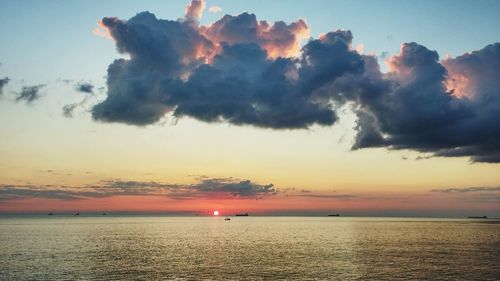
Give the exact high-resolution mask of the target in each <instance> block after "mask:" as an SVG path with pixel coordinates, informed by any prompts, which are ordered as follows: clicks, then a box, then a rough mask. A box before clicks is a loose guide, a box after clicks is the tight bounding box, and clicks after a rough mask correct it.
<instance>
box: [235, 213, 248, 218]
mask: <svg viewBox="0 0 500 281" xmlns="http://www.w3.org/2000/svg"><path fill="white" fill-rule="evenodd" d="M235 216H237V217H248V213H244V214H236V215H235Z"/></svg>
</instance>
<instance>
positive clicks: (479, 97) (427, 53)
mask: <svg viewBox="0 0 500 281" xmlns="http://www.w3.org/2000/svg"><path fill="white" fill-rule="evenodd" d="M389 65H390V67H391V72H389V73H388V74H387V75H386V77H384V79H386V80H389V81H390V82H391V85H390V87H389V91H388V92H387V93H384V94H383V95H380V96H378V97H375V98H374V97H373V96H371V95H370V96H368V95H365V96H359V100H360V104H361V109H360V110H359V112H358V116H359V117H360V118H359V120H358V125H359V128H358V137H357V139H356V144H357V146H355V147H356V148H365V147H378V146H384V147H390V148H393V149H413V150H417V151H421V152H432V153H433V154H434V155H435V156H446V157H457V156H470V157H471V159H472V161H477V162H500V123H499V122H500V92H499V89H500V80H498V79H497V78H495V77H498V75H499V74H500V43H496V44H493V45H489V46H487V47H485V48H483V49H482V50H479V51H475V52H472V53H469V54H465V55H463V56H460V57H457V58H455V59H446V60H445V61H443V62H440V61H439V57H438V54H437V53H436V52H435V51H431V50H429V49H427V48H425V47H424V46H421V45H418V44H416V43H408V44H404V45H403V47H402V49H401V53H400V54H399V55H398V56H395V57H392V58H391V59H390V60H389ZM473 74H474V75H473Z"/></svg>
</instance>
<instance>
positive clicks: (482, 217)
mask: <svg viewBox="0 0 500 281" xmlns="http://www.w3.org/2000/svg"><path fill="white" fill-rule="evenodd" d="M487 218H488V217H487V216H471V217H469V219H487Z"/></svg>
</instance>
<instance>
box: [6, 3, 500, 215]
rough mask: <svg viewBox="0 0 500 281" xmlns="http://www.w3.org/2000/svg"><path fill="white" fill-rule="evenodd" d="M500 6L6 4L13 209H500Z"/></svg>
mask: <svg viewBox="0 0 500 281" xmlns="http://www.w3.org/2000/svg"><path fill="white" fill-rule="evenodd" d="M144 11H148V12H147V13H143V12H144ZM499 14H500V2H499V1H493V0H490V1H488V0H484V1H460V2H457V1H451V0H450V1H447V0H440V1H368V0H366V1H256V0H252V1H244V2H243V1H231V0H226V1H210V0H207V1H206V2H204V1H202V0H198V1H197V0H195V1H193V2H192V3H189V2H185V1H164V0H163V1H34V0H33V1H28V0H26V1H7V0H0V36H1V38H2V43H1V44H0V63H1V64H0V137H1V138H0V212H1V213H17V212H77V211H78V212H90V211H92V212H101V211H107V212H112V211H126V212H172V213H177V212H183V213H184V212H187V213H190V214H210V213H211V212H212V211H213V210H220V211H221V214H233V213H236V212H249V213H259V214H308V213H311V214H323V213H341V214H351V215H371V214H374V215H425V216H468V215H488V216H500V90H499V89H500V78H499V77H500V43H498V42H499V40H500V29H499V28H498V27H499V26H500V17H498V15H499Z"/></svg>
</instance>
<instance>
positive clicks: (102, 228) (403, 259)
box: [0, 215, 500, 281]
mask: <svg viewBox="0 0 500 281" xmlns="http://www.w3.org/2000/svg"><path fill="white" fill-rule="evenodd" d="M0 280H9V281H10V280H51V281H52V280H500V220H492V219H435V218H364V217H285V216H284V217H266V216H259V217H257V216H249V217H231V218H230V220H224V217H182V216H177V217H171V216H110V215H107V216H83V215H82V216H76V217H75V216H58V215H53V216H47V215H45V216H2V217H0Z"/></svg>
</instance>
